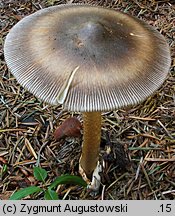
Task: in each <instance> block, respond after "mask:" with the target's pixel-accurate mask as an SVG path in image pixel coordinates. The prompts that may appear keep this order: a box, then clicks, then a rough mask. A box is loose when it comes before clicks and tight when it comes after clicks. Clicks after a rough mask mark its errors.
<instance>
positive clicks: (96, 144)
mask: <svg viewBox="0 0 175 216" xmlns="http://www.w3.org/2000/svg"><path fill="white" fill-rule="evenodd" d="M100 140H101V112H84V113H83V146H82V155H81V158H80V167H81V169H83V171H84V173H85V174H86V177H87V178H89V179H91V177H92V173H93V171H94V170H95V168H96V166H97V162H98V158H99V150H100Z"/></svg>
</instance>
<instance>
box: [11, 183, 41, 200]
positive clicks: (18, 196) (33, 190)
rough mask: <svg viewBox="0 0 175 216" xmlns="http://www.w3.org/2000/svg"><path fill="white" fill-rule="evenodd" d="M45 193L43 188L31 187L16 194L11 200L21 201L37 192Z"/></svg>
mask: <svg viewBox="0 0 175 216" xmlns="http://www.w3.org/2000/svg"><path fill="white" fill-rule="evenodd" d="M40 191H43V190H42V189H41V188H39V187H37V186H30V187H27V188H23V189H21V190H19V191H17V192H15V193H14V194H13V195H12V196H11V197H10V198H9V200H20V199H22V198H24V197H26V196H28V195H31V194H34V193H36V192H40Z"/></svg>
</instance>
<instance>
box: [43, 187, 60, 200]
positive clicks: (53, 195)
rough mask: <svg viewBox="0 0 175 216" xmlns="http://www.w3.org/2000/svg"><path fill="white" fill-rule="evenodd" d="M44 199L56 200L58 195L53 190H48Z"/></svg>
mask: <svg viewBox="0 0 175 216" xmlns="http://www.w3.org/2000/svg"><path fill="white" fill-rule="evenodd" d="M44 199H45V200H58V194H57V193H56V192H55V191H54V190H51V189H48V190H46V191H45V194H44Z"/></svg>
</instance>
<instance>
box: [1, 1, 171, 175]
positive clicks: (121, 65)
mask: <svg viewBox="0 0 175 216" xmlns="http://www.w3.org/2000/svg"><path fill="white" fill-rule="evenodd" d="M4 54H5V60H6V62H7V65H8V67H9V69H10V70H11V72H12V73H13V75H14V76H15V77H16V79H17V81H18V82H19V83H20V84H21V85H22V86H24V87H25V88H27V89H28V90H29V91H30V92H31V93H33V94H34V95H35V96H36V97H38V98H40V99H42V100H43V101H46V102H48V103H50V104H53V105H58V104H62V105H63V107H64V108H65V109H67V110H68V111H79V112H82V113H83V128H84V135H83V145H82V155H81V158H80V172H81V174H82V175H83V176H84V178H85V179H91V178H92V177H93V172H97V171H98V169H97V167H99V165H98V160H99V149H100V137H101V112H103V111H112V110H116V109H118V108H120V107H126V106H128V105H134V104H137V103H139V102H141V101H143V100H145V99H146V98H147V97H148V96H150V95H151V94H152V93H153V92H154V91H155V90H157V89H158V88H159V87H160V85H161V84H162V83H163V81H164V80H165V79H166V76H167V74H168V71H169V67H170V51H169V47H168V45H167V43H166V41H165V39H164V37H163V36H162V35H161V34H160V33H159V32H158V31H157V30H155V29H154V28H153V27H151V26H149V25H148V24H146V23H145V22H143V21H141V20H139V19H137V18H135V17H132V16H130V15H128V14H125V13H122V12H119V11H116V10H113V9H109V8H103V7H100V6H90V5H82V4H68V5H60V6H52V7H49V8H45V9H41V10H39V11H37V12H35V13H33V14H31V15H29V16H27V17H25V18H23V19H22V20H21V21H19V22H18V23H17V24H16V25H15V26H14V27H13V28H12V29H11V31H10V32H9V34H8V35H7V37H6V40H5V45H4Z"/></svg>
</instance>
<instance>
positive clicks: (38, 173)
mask: <svg viewBox="0 0 175 216" xmlns="http://www.w3.org/2000/svg"><path fill="white" fill-rule="evenodd" d="M33 174H34V176H35V178H36V179H37V180H38V181H42V182H45V179H46V178H47V171H46V170H45V169H42V168H41V167H34V168H33Z"/></svg>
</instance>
